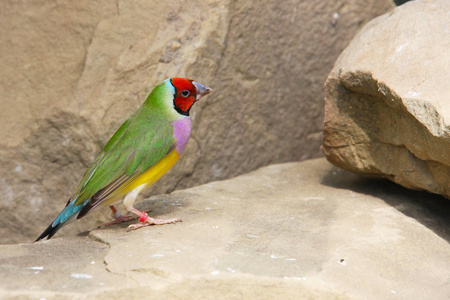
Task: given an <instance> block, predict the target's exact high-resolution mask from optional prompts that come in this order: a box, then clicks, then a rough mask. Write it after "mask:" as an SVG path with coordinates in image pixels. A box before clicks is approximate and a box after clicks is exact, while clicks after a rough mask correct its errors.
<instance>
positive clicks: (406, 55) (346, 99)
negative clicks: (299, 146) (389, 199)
mask: <svg viewBox="0 0 450 300" xmlns="http://www.w3.org/2000/svg"><path fill="white" fill-rule="evenodd" d="M448 11H450V2H449V1H431V0H430V1H413V2H411V3H408V4H405V5H403V6H401V7H398V8H396V9H395V10H394V11H393V12H392V13H390V14H386V15H384V16H381V17H378V18H377V19H375V20H373V21H372V22H370V23H369V24H367V25H366V26H365V27H364V29H363V30H362V31H361V32H360V33H359V34H358V35H357V37H355V39H354V40H353V41H352V42H351V44H350V45H349V47H348V48H347V49H346V50H345V51H344V52H343V53H342V55H341V56H340V57H339V59H338V61H337V62H336V64H335V67H334V69H333V70H332V72H331V73H330V75H329V77H328V79H327V83H326V87H325V89H326V106H325V129H324V142H323V150H324V153H325V155H326V156H327V158H328V160H329V161H330V162H332V163H334V164H335V165H337V166H340V167H342V168H344V169H347V170H350V171H353V172H357V173H362V174H368V175H371V176H380V177H385V178H388V179H390V180H392V181H394V182H396V183H398V184H401V185H403V186H405V187H407V188H412V189H419V190H426V191H429V192H432V193H436V194H441V195H443V196H445V197H447V198H450V152H449V149H450V98H449V96H448V95H449V94H450V84H449V82H450V70H449V68H448V67H447V66H450V55H449V51H448V49H450V35H449V32H450V31H449V30H450V19H449V18H448Z"/></svg>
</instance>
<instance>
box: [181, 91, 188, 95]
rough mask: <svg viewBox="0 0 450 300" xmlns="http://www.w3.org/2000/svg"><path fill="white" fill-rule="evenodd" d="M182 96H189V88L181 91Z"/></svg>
mask: <svg viewBox="0 0 450 300" xmlns="http://www.w3.org/2000/svg"><path fill="white" fill-rule="evenodd" d="M181 96H183V97H187V96H189V91H188V90H184V91H182V92H181Z"/></svg>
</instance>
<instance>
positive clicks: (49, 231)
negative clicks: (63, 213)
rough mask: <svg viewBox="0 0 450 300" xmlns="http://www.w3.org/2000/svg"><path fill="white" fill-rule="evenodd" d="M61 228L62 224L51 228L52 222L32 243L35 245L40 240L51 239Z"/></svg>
mask: <svg viewBox="0 0 450 300" xmlns="http://www.w3.org/2000/svg"><path fill="white" fill-rule="evenodd" d="M61 227H62V224H58V225H56V226H55V227H53V222H52V224H50V226H48V227H47V229H45V230H44V232H43V233H42V234H41V235H40V236H39V237H38V238H37V239H36V240H35V241H34V242H35V243H36V242H37V241H39V240H42V239H43V238H45V237H47V240H49V239H51V238H52V236H54V235H55V233H56V232H57V231H58V230H59V229H60V228H61Z"/></svg>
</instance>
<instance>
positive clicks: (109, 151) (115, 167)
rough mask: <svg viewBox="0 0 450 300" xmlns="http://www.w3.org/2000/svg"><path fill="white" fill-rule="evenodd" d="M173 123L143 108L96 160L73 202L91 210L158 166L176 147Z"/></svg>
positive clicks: (124, 125) (113, 138) (118, 132)
mask: <svg viewBox="0 0 450 300" xmlns="http://www.w3.org/2000/svg"><path fill="white" fill-rule="evenodd" d="M174 143H175V141H174V138H173V127H172V124H171V123H170V122H169V121H167V120H165V119H164V116H163V115H161V114H160V113H158V112H157V111H151V110H149V109H144V108H141V109H140V110H138V111H137V112H136V113H135V114H134V115H133V116H132V117H131V118H130V119H129V120H127V121H126V122H125V123H123V125H122V126H121V127H120V128H119V130H117V132H116V133H115V134H114V135H113V137H112V138H111V139H110V141H109V142H108V143H107V144H106V145H105V147H104V148H103V149H102V151H101V152H100V154H99V155H98V156H97V157H96V158H95V160H94V162H93V164H92V165H91V166H90V167H89V169H88V170H87V171H86V173H85V174H84V176H83V179H82V180H81V182H80V184H79V186H78V188H77V191H76V192H75V194H74V195H73V197H72V199H76V201H75V203H74V205H80V204H84V203H86V202H87V201H89V202H90V203H88V205H87V206H86V207H84V208H83V211H84V212H83V213H81V212H80V215H79V216H78V217H77V218H81V217H82V216H83V215H85V214H86V213H87V212H88V211H89V210H91V209H92V208H94V207H96V206H97V205H99V204H100V203H102V202H104V201H106V200H107V199H109V198H110V196H111V195H112V194H113V193H114V194H117V192H120V190H122V189H124V188H125V187H126V186H127V184H128V183H130V182H131V181H133V179H134V178H136V177H137V176H139V175H140V174H142V173H143V172H145V171H146V170H147V169H148V168H150V167H152V166H153V165H155V164H156V163H158V162H159V161H160V160H161V159H162V158H163V157H164V156H166V154H167V153H168V152H170V150H171V149H172V148H173V146H174Z"/></svg>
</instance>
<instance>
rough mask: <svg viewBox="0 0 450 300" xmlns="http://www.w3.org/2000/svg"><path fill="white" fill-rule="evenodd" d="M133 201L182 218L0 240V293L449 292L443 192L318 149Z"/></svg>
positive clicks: (304, 295)
mask: <svg viewBox="0 0 450 300" xmlns="http://www.w3.org/2000/svg"><path fill="white" fill-rule="evenodd" d="M140 204H141V208H142V209H146V210H148V211H149V213H150V214H151V215H153V216H160V217H163V218H169V217H181V218H182V219H183V222H181V223H177V224H173V225H165V226H153V227H146V228H142V229H139V230H137V231H132V232H126V231H125V228H126V226H127V225H128V224H122V225H116V226H112V227H109V228H106V229H101V230H95V231H91V232H90V233H89V235H88V236H86V235H85V234H84V233H83V234H81V236H67V235H66V236H63V237H61V235H64V233H65V232H67V229H68V228H67V227H66V228H63V229H62V230H61V232H59V233H58V234H57V235H56V236H55V237H54V238H53V239H51V240H49V241H44V242H39V243H35V244H19V245H8V246H5V245H4V246H0V298H1V299H27V298H29V299H39V298H46V299H123V298H124V297H125V295H126V298H127V299H143V298H144V299H147V298H151V299H153V298H163V297H164V298H166V299H446V298H448V297H450V281H449V278H450V244H449V243H448V241H449V240H450V235H449V232H448V226H449V225H450V223H449V218H448V215H446V213H444V212H448V211H449V207H450V204H449V202H448V201H447V200H446V199H444V198H442V197H440V196H437V195H430V194H427V193H422V192H415V191H410V190H407V189H404V188H402V187H400V186H398V185H395V184H393V183H391V182H389V181H376V180H372V181H369V180H367V179H364V178H361V177H359V176H357V175H355V174H352V173H349V172H347V171H343V170H340V169H338V168H336V167H334V166H332V165H330V164H329V163H327V162H326V160H325V159H317V160H310V161H305V162H301V163H288V164H281V165H272V166H269V167H265V168H262V169H260V170H257V171H254V172H252V173H249V174H246V175H242V176H239V177H236V178H233V179H230V180H225V181H220V182H212V183H209V184H205V185H202V186H198V187H195V188H191V189H187V190H182V191H176V192H174V193H172V194H170V195H161V196H156V197H152V198H151V199H148V200H145V201H143V202H140ZM83 221H85V220H80V221H77V222H83ZM72 225H74V224H72ZM70 226H71V225H70Z"/></svg>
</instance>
